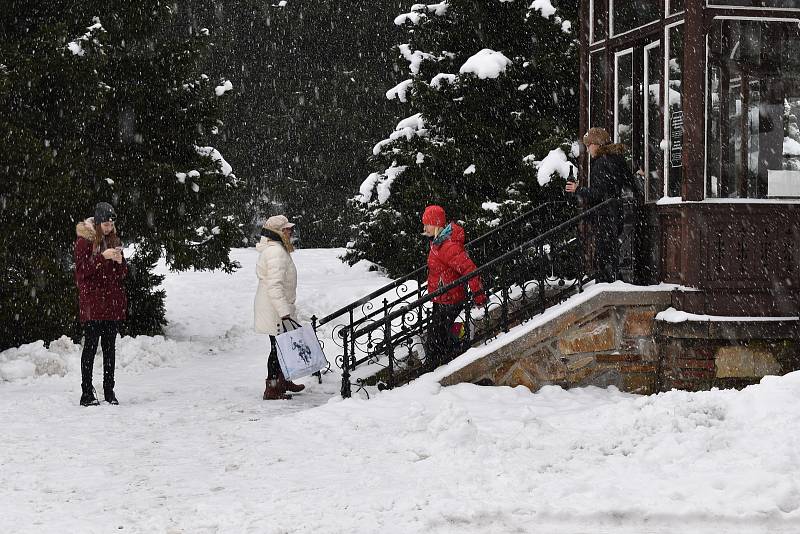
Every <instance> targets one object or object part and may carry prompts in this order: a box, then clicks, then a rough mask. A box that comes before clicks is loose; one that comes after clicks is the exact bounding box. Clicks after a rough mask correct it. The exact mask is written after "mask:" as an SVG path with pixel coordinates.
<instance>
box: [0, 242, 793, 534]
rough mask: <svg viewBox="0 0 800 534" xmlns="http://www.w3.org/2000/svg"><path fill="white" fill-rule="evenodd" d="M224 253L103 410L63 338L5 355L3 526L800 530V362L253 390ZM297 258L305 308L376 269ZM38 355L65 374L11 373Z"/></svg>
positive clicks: (249, 285)
mask: <svg viewBox="0 0 800 534" xmlns="http://www.w3.org/2000/svg"><path fill="white" fill-rule="evenodd" d="M236 255H237V258H238V259H239V260H240V261H241V262H242V264H243V268H242V269H241V270H240V271H239V272H237V273H236V274H234V275H231V276H229V275H224V274H220V273H183V274H178V275H174V274H170V275H169V276H168V278H167V280H166V282H165V285H166V287H167V290H168V294H169V297H168V316H169V317H170V319H171V320H172V323H171V325H170V328H169V331H168V334H169V337H170V338H171V339H170V340H167V341H164V340H160V339H157V338H137V339H136V340H130V339H123V340H120V342H119V347H120V355H121V368H119V369H118V388H117V389H118V391H119V397H120V400H121V402H122V404H121V405H120V406H118V407H112V406H107V405H103V406H100V407H96V408H81V407H79V406H77V399H78V397H79V381H80V377H79V372H78V370H77V366H76V364H77V356H78V355H77V352H76V350H77V348H76V347H74V346H72V345H71V344H70V343H68V342H66V341H64V340H62V341H59V342H56V343H54V344H53V346H52V347H51V349H50V351H47V350H45V349H43V348H41V347H39V348H37V347H26V348H23V349H21V351H6V352H5V353H0V376H4V377H5V380H6V381H4V382H0V428H2V429H3V432H2V445H1V446H0V532H2V533H51V532H52V533H65V532H66V533H108V532H129V533H130V532H134V533H140V532H141V533H150V532H159V533H160V532H164V533H191V534H194V533H242V532H245V533H275V534H278V533H326V534H327V533H352V532H365V533H390V534H393V533H398V534H400V533H416V532H426V533H427V532H435V533H450V532H453V533H476V534H477V533H511V532H542V533H587V534H588V533H592V534H595V533H630V534H633V533H636V534H642V533H651V532H652V533H655V532H671V533H672V532H678V533H682V534H683V533H705V532H709V533H710V532H726V533H742V534H744V533H747V534H751V533H760V532H765V533H766V532H770V533H797V532H800V438H798V432H797V429H798V428H800V409H799V408H798V406H800V373H793V374H792V375H788V376H786V377H782V378H774V377H770V378H768V379H765V380H764V382H763V383H762V384H761V385H758V386H754V387H751V388H748V389H746V390H745V391H742V392H735V391H712V392H705V393H699V394H690V393H684V392H670V393H666V394H661V395H658V396H652V397H638V396H634V395H627V394H622V393H619V392H618V391H615V390H613V389H612V390H601V389H596V388H586V389H578V390H571V391H562V390H560V389H558V388H554V387H549V388H545V389H543V390H542V391H541V392H539V393H537V394H535V395H531V394H530V392H528V391H527V390H525V389H524V388H516V389H511V388H480V387H476V386H471V385H460V386H454V387H450V388H440V387H439V386H438V384H436V383H434V382H432V381H431V380H430V377H423V379H421V380H419V381H417V383H415V384H413V385H412V386H411V387H404V388H400V389H398V390H395V391H392V392H386V393H383V394H380V395H377V396H376V398H374V399H372V400H370V401H364V400H361V399H352V400H350V401H346V402H344V401H339V400H337V399H338V398H337V395H336V393H337V390H338V387H339V381H338V377H337V376H333V377H331V376H329V377H328V378H327V380H326V382H325V383H323V384H322V386H319V385H317V384H316V383H315V382H314V381H313V380H308V381H306V383H307V384H308V392H304V393H302V394H300V395H297V396H296V397H295V399H292V400H291V401H288V402H264V401H261V400H260V394H261V392H262V390H263V376H264V356H265V340H264V337H263V336H256V335H254V334H252V332H251V331H250V321H251V317H250V314H251V306H252V295H253V292H254V289H255V277H254V274H253V263H254V261H255V252H254V251H252V250H242V251H236ZM295 258H296V261H297V263H298V268H299V271H300V280H301V282H300V292H299V293H300V294H299V305H300V308H301V312H302V313H301V315H302V318H303V319H307V318H308V316H310V315H311V314H317V315H321V314H324V313H326V312H328V311H331V310H333V309H335V308H337V307H338V306H340V305H342V304H344V303H345V302H346V301H348V300H350V299H351V298H353V297H355V296H357V295H359V294H363V293H365V292H367V291H369V290H370V289H372V288H374V287H376V286H377V285H380V284H381V283H382V282H383V281H384V280H383V279H381V278H380V277H379V276H378V275H377V274H376V273H369V272H367V271H366V270H364V269H362V268H360V267H356V268H354V269H350V268H347V267H345V266H343V265H341V264H339V263H338V262H337V260H336V259H335V251H314V250H309V251H298V253H297V255H296V257H295ZM59 358H60V359H59ZM43 362H49V363H43ZM59 362H60V363H59ZM98 363H99V362H98ZM34 364H35V365H38V366H39V367H40V368H46V367H47V366H50V367H49V368H57V367H58V365H62V366H63V368H64V370H65V371H66V376H63V377H62V376H57V375H56V376H39V377H36V378H34V377H31V376H28V377H25V376H23V377H22V378H17V379H12V380H10V381H8V380H9V378H10V377H12V376H11V375H13V373H14V372H16V373H21V374H23V375H24V372H26V369H28V370H30V368H32V367H33V366H34ZM98 371H99V369H98ZM95 376H96V380H95V382H98V381H99V378H98V377H99V376H100V375H99V373H98V372H97V371H96V375H95ZM12 378H13V377H12Z"/></svg>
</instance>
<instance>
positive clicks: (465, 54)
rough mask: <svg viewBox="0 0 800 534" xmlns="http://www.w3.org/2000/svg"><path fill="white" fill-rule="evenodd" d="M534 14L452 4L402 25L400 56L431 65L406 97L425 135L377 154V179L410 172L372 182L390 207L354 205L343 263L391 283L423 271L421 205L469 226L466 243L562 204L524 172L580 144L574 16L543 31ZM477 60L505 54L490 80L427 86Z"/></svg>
mask: <svg viewBox="0 0 800 534" xmlns="http://www.w3.org/2000/svg"><path fill="white" fill-rule="evenodd" d="M529 6H530V2H528V1H525V2H523V1H519V0H517V1H511V2H496V1H490V0H482V1H480V2H475V1H473V0H452V1H450V2H448V5H447V10H446V12H445V13H439V14H436V13H434V12H433V11H432V10H431V8H430V7H426V6H424V5H419V6H417V7H416V10H415V13H416V14H417V15H418V16H419V20H418V22H417V23H416V24H415V23H413V22H412V21H410V20H409V21H407V22H406V23H405V27H406V30H407V31H408V33H409V35H408V36H407V37H408V40H409V46H408V49H407V50H403V49H402V48H401V47H398V52H399V53H400V54H403V55H405V56H408V54H409V53H414V52H415V51H421V52H423V53H426V54H429V55H428V56H426V58H425V59H424V60H423V61H422V62H421V63H420V64H419V71H418V72H415V71H414V69H413V68H412V75H411V80H412V84H411V86H410V88H409V90H408V92H407V99H408V113H410V114H419V115H420V116H421V118H422V119H423V121H424V126H423V128H422V129H416V128H412V129H411V130H406V132H405V133H406V135H402V136H399V137H396V138H395V139H392V140H389V141H387V142H384V143H382V144H381V146H380V150H379V152H378V153H377V154H376V155H375V157H374V158H373V162H374V163H375V165H376V166H377V167H378V168H379V169H391V168H392V167H405V170H404V171H403V172H402V173H400V174H399V175H398V176H397V177H396V178H395V179H394V180H393V181H392V180H391V179H387V176H388V175H387V173H386V171H385V170H382V171H380V172H379V175H380V176H378V177H377V179H376V184H380V186H379V187H384V188H385V187H387V186H388V187H389V188H390V190H391V196H390V197H389V200H388V201H386V202H385V203H381V202H380V200H378V199H377V194H376V193H377V188H376V187H373V188H372V193H373V194H372V196H371V198H370V200H369V202H367V203H363V202H362V201H363V200H366V199H363V198H362V199H360V200H359V199H356V200H354V201H352V202H351V207H352V208H353V209H356V210H360V211H361V219H362V220H361V221H360V222H359V223H358V224H357V225H356V228H355V231H356V236H355V239H354V241H353V243H352V246H351V247H350V250H349V252H348V255H347V259H348V260H349V261H351V262H355V261H358V260H361V259H367V260H371V261H374V262H376V263H378V264H380V265H381V266H382V267H384V268H386V269H387V271H388V272H389V273H390V275H392V276H397V275H400V274H402V273H404V272H407V271H410V270H412V269H413V268H414V267H416V266H418V265H419V264H421V263H422V262H423V261H424V256H423V255H422V254H421V251H424V245H423V244H421V243H420V237H419V233H420V231H421V222H420V216H421V213H422V211H423V210H424V208H425V206H426V205H427V204H433V203H438V204H441V205H442V206H444V207H445V209H446V211H447V213H448V216H449V218H451V219H453V220H462V221H464V222H465V226H466V230H467V235H468V238H470V237H476V236H477V235H478V234H479V232H482V231H485V230H486V229H488V227H489V225H490V224H497V223H499V222H501V221H502V220H505V219H507V218H508V217H509V216H513V215H515V214H518V213H519V212H521V211H522V210H523V209H526V208H531V207H533V206H536V205H538V204H540V203H541V202H544V201H546V200H547V199H548V198H551V197H555V196H558V197H561V196H562V195H561V193H560V192H559V191H556V190H555V187H556V184H552V185H550V186H548V187H547V188H540V187H539V185H538V183H537V182H536V168H535V166H533V165H531V164H529V163H526V160H541V159H543V158H544V157H545V156H546V155H547V154H548V153H549V151H550V150H552V149H554V148H557V147H559V146H560V145H561V144H562V143H564V142H565V141H566V140H569V139H574V137H575V134H576V129H577V109H578V108H577V97H578V94H577V87H578V82H577V48H576V35H575V33H574V32H573V31H564V30H565V29H566V28H565V27H564V26H562V24H563V22H564V21H565V20H571V21H572V22H573V26H574V21H575V19H576V17H577V12H576V10H575V7H574V6H572V7H571V9H570V10H564V9H562V10H560V11H559V12H558V13H557V15H554V16H551V17H550V18H549V19H548V18H544V17H543V16H541V14H540V13H539V12H538V11H536V10H532V9H530V8H529ZM558 17H560V18H558ZM482 49H490V50H494V51H497V52H502V53H503V55H505V56H506V57H507V58H508V59H509V60H511V64H510V65H509V66H508V68H507V69H506V70H505V72H503V73H502V74H500V76H498V77H496V78H491V77H488V78H484V79H481V78H479V77H478V76H476V75H475V74H472V73H464V74H460V75H458V76H457V77H455V78H454V79H441V78H439V80H438V81H437V83H433V80H434V77H435V76H437V74H439V73H446V74H452V75H455V74H459V68H460V67H461V66H462V65H463V64H464V63H465V62H466V61H467V60H468V59H469V58H470V57H471V56H473V55H475V54H476V53H478V52H479V51H481V50H482ZM472 166H474V167H472ZM468 169H469V170H468ZM465 171H467V172H465ZM470 171H472V172H470ZM562 185H563V182H562ZM485 202H496V203H501V205H502V207H501V209H500V213H499V214H494V213H493V212H489V211H487V210H485V209H483V208H482V205H483V203H485ZM398 251H400V252H401V253H398Z"/></svg>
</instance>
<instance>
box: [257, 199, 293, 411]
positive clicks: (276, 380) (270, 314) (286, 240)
mask: <svg viewBox="0 0 800 534" xmlns="http://www.w3.org/2000/svg"><path fill="white" fill-rule="evenodd" d="M293 227H294V224H293V223H290V222H289V219H287V218H286V217H285V216H283V215H275V216H273V217H270V218H269V219H267V222H266V223H264V227H263V228H262V229H261V240H260V241H259V242H258V244H257V245H256V250H257V251H258V252H259V256H258V263H257V264H256V274H257V275H258V290H257V291H256V299H255V306H254V308H255V309H254V311H255V329H256V332H259V333H262V334H269V339H270V346H271V348H270V353H269V358H268V359H267V381H266V382H267V384H266V386H267V387H266V389H265V390H264V400H276V399H290V398H291V395H287V394H286V392H287V391H291V392H293V393H297V392H298V391H302V390H303V389H304V388H305V386H304V385H302V384H295V383H294V382H291V381H288V380H286V379H285V378H284V376H283V372H282V371H281V367H280V364H279V363H278V348H277V346H276V344H275V336H277V335H278V334H279V333H281V332H283V321H284V320H288V319H290V318H291V317H292V315H294V313H295V307H294V303H295V299H296V297H297V269H296V268H295V266H294V261H292V257H291V256H290V253H291V252H292V251H293V250H294V249H293V247H292V243H291V241H290V237H291V233H292V228H293Z"/></svg>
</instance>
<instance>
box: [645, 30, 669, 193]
mask: <svg viewBox="0 0 800 534" xmlns="http://www.w3.org/2000/svg"><path fill="white" fill-rule="evenodd" d="M663 71H664V56H663V53H662V52H661V46H660V43H659V42H655V43H652V44H650V45H647V46H645V48H644V86H645V87H646V88H647V90H646V91H645V93H644V123H645V127H644V151H645V157H644V169H642V170H643V171H644V177H645V194H646V198H647V200H648V201H655V200H658V199H659V198H661V197H662V196H664V159H663V157H662V156H663V153H664V151H663V150H662V148H661V140H662V139H663V138H664V128H663V125H662V119H663V117H662V115H663V114H662V111H661V95H662V93H663V86H662V83H661V80H662V78H663V76H662V73H663Z"/></svg>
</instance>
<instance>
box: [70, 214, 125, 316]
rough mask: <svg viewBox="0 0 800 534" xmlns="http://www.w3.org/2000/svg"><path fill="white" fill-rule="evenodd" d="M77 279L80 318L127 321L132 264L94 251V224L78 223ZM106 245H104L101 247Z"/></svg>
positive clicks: (76, 249)
mask: <svg viewBox="0 0 800 534" xmlns="http://www.w3.org/2000/svg"><path fill="white" fill-rule="evenodd" d="M75 231H76V233H77V234H78V238H77V239H76V240H75V283H76V284H77V286H78V305H79V307H80V321H81V322H82V323H85V322H87V321H123V320H125V318H126V315H127V310H128V299H127V297H126V296H125V286H124V280H125V277H126V276H127V275H128V264H127V262H126V261H125V259H124V258H123V260H122V263H117V262H115V261H113V260H107V259H105V258H104V257H103V255H102V254H101V253H102V250H101V251H98V252H96V253H95V251H94V235H95V234H94V228H93V225H91V224H88V223H84V222H81V223H78V226H77V227H76V229H75ZM101 248H102V247H101Z"/></svg>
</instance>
